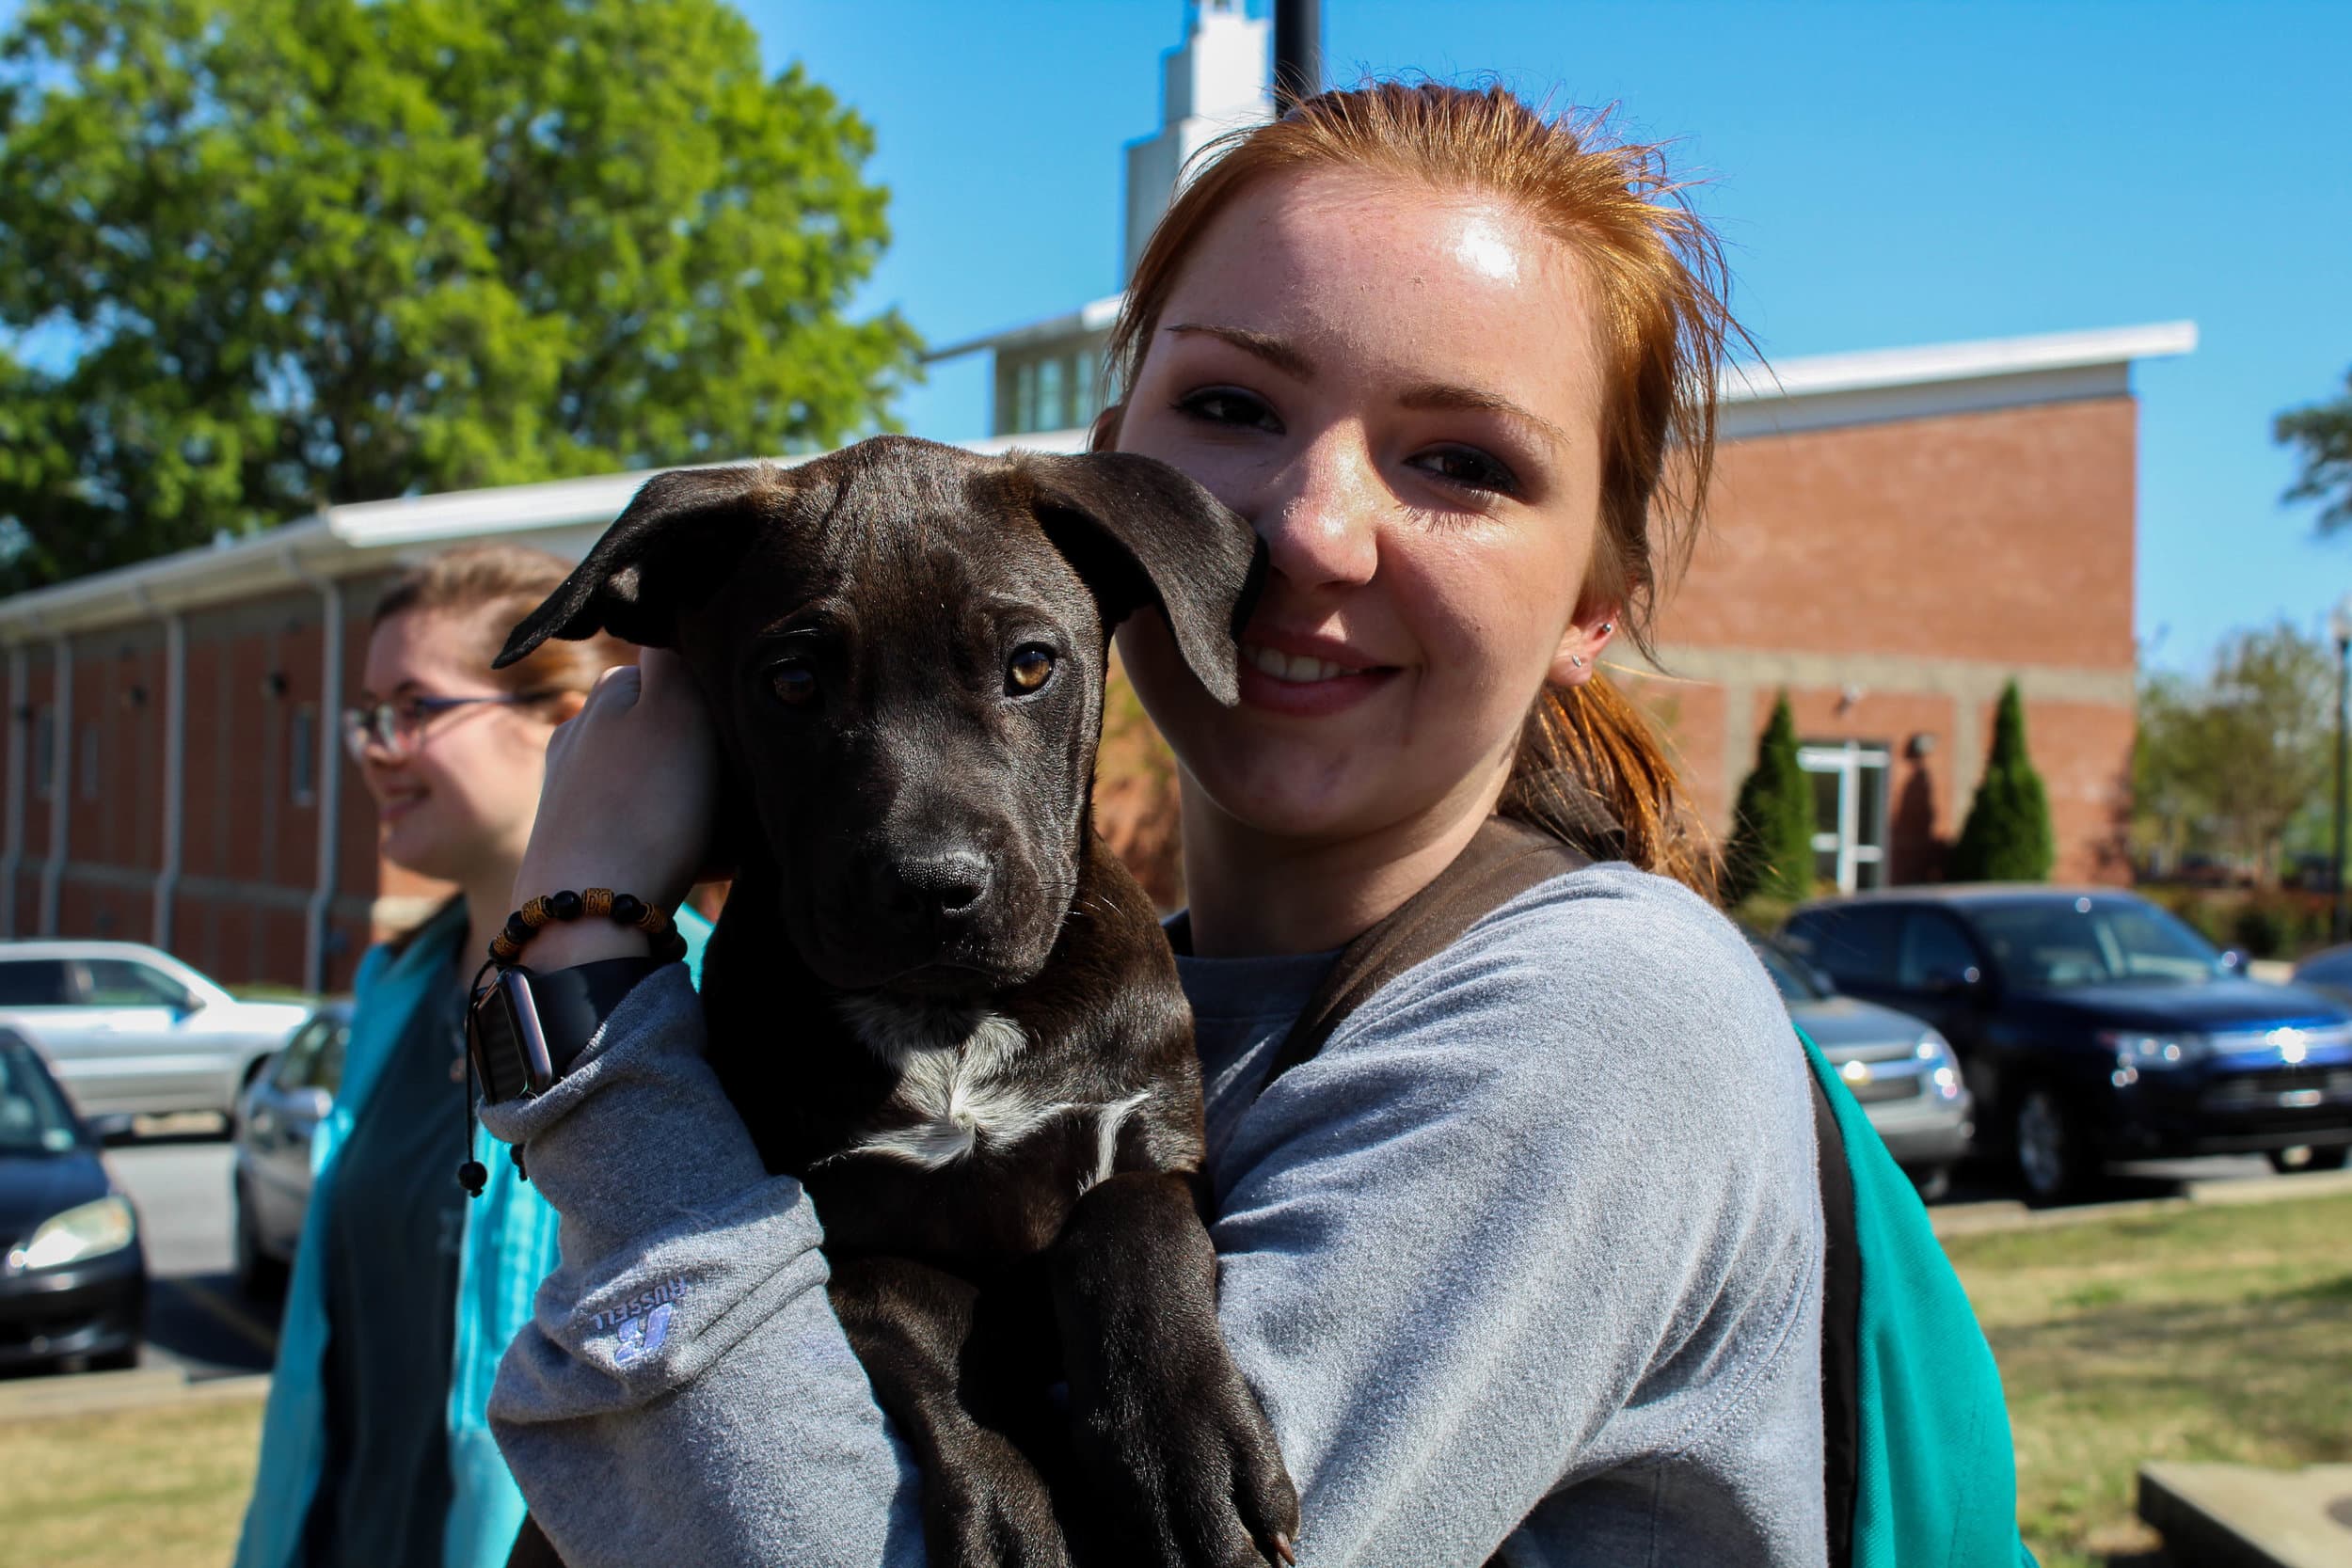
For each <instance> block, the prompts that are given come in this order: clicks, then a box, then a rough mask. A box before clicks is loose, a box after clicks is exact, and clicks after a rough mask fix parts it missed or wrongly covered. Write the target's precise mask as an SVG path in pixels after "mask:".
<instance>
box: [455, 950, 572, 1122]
mask: <svg viewBox="0 0 2352 1568" xmlns="http://www.w3.org/2000/svg"><path fill="white" fill-rule="evenodd" d="M466 1049H467V1050H468V1051H469V1052H470V1053H472V1054H473V1064H474V1071H475V1072H477V1073H479V1074H481V1077H482V1092H483V1096H484V1098H485V1099H487V1100H489V1101H491V1102H492V1103H496V1102H498V1101H501V1100H513V1099H516V1097H518V1096H522V1095H535V1094H544V1093H546V1092H547V1091H548V1088H550V1087H552V1086H553V1085H554V1083H555V1069H554V1066H553V1064H552V1063H550V1062H549V1061H548V1042H547V1037H545V1036H544V1035H543V1034H542V1033H541V1032H540V1029H539V1011H538V1008H537V1006H534V1005H533V1003H532V995H531V977H530V976H529V975H528V974H524V973H523V971H521V970H520V969H509V970H504V971H501V973H500V974H499V977H498V978H497V979H496V980H495V981H493V982H491V985H490V989H489V990H486V991H484V992H483V993H482V996H481V997H480V999H479V1000H477V1001H476V1002H475V1003H474V1005H473V1006H472V1007H471V1008H469V1010H468V1012H467V1014H466Z"/></svg>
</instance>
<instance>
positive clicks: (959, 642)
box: [500, 436, 1298, 1568]
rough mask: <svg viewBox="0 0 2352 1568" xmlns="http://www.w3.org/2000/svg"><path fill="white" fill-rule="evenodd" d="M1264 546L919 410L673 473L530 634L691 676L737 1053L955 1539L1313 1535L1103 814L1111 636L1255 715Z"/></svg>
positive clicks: (1155, 980)
mask: <svg viewBox="0 0 2352 1568" xmlns="http://www.w3.org/2000/svg"><path fill="white" fill-rule="evenodd" d="M1261 561H1262V556H1261V552H1260V551H1259V549H1258V547H1257V541H1256V539H1255V537H1254V536H1253V534H1252V533H1251V531H1250V529H1249V526H1248V524H1247V523H1246V522H1244V521H1243V520H1242V519H1241V518H1239V517H1237V516H1235V515H1233V514H1232V512H1230V511H1228V510H1227V509H1226V508H1225V507H1223V506H1221V505H1220V504H1218V503H1217V502H1216V499H1214V498H1212V497H1211V496H1210V495H1209V494H1208V493H1207V492H1206V491H1205V490H1202V489H1201V488H1200V486H1199V485H1197V484H1194V483H1192V482H1191V481H1189V480H1187V479H1185V478H1184V477H1183V476H1182V475H1180V474H1178V473H1177V472H1176V471H1175V470H1174V469H1172V468H1169V467H1166V466H1165V465H1162V464H1159V463H1156V462H1153V461H1152V460H1151V459H1148V458H1141V457H1133V456H1122V455H1099V456H1090V457H1050V456H1040V455H1035V454H1022V455H1015V456H1011V457H1005V458H988V457H980V456H976V455H974V454H972V453H969V452H965V451H959V450H957V449H954V448H950V447H943V446H938V445H934V444H932V443H930V442H927V441H916V440H910V439H906V438H903V437H889V436H885V437H880V438H877V439H875V440H871V441H866V442H864V443H861V444H860V445H858V446H855V447H851V448H850V449H848V450H846V451H840V452H836V453H834V454H832V455H831V456H828V457H825V458H823V459H820V460H818V461H817V462H814V463H810V464H807V465H805V466H803V467H794V468H788V469H787V468H779V467H771V466H760V467H739V468H720V469H705V470H697V471H687V472H679V473H671V474H663V475H661V476H660V477H658V478H656V479H654V480H652V481H651V482H649V483H647V484H646V485H645V487H644V489H643V490H642V491H640V492H639V493H638V496H637V498H636V499H635V500H634V501H632V502H631V503H630V505H629V507H628V511H627V512H626V513H624V514H623V515H622V516H621V517H620V519H619V520H618V521H617V522H615V523H614V524H613V525H612V529H611V530H610V531H608V532H607V533H606V534H605V536H604V538H603V539H602V541H600V542H599V543H598V544H597V546H596V548H595V549H594V550H593V551H592V552H590V554H589V556H588V558H587V560H586V561H584V562H582V563H581V564H580V568H579V570H578V571H576V572H574V573H573V574H572V576H571V578H569V580H567V581H566V582H565V583H564V586H563V587H562V588H561V589H560V590H558V591H557V593H556V594H554V595H553V596H552V597H550V598H549V599H548V602H547V603H546V604H545V605H543V606H541V607H540V608H539V610H536V611H535V612H533V613H532V615H531V617H530V618H529V619H527V620H526V621H524V622H523V623H522V625H521V626H518V627H516V631H515V634H514V636H513V638H512V640H511V641H509V642H508V644H507V646H506V650H505V652H504V653H503V654H502V655H501V659H500V662H501V664H503V663H506V662H509V661H511V660H513V659H516V658H518V657H522V656H523V655H524V654H525V653H528V652H529V651H530V650H531V649H532V648H534V647H536V646H537V645H538V644H539V643H540V642H541V641H545V640H546V639H548V638H549V637H574V638H577V637H584V636H587V635H589V634H590V633H593V632H596V631H598V630H608V631H612V632H614V633H616V634H618V635H619V636H622V637H625V638H628V640H630V641H634V642H639V643H643V644H644V645H646V646H649V647H661V648H674V649H676V650H677V651H678V652H679V653H680V654H681V655H682V656H683V657H684V658H685V660H686V662H687V663H688V665H689V666H690V667H691V669H692V671H693V673H694V676H695V679H696V681H697V682H698V684H699V685H700V687H701V689H702V691H703V694H704V696H705V698H706V699H707V702H708V705H709V707H710V711H711V714H712V716H713V718H714V719H715V721H716V723H717V729H718V733H719V737H720V744H721V748H722V752H723V758H724V764H725V768H724V771H725V775H726V778H727V782H728V789H729V792H730V800H729V805H728V807H727V808H726V810H725V811H724V812H723V817H724V818H725V819H726V820H725V822H724V823H723V828H722V836H723V839H724V840H725V842H724V843H723V845H722V846H721V848H722V852H723V853H724V854H725V855H727V856H728V857H730V858H731V859H732V861H733V862H734V863H735V864H736V867H737V874H736V881H735V887H734V891H733V893H732V894H731V895H730V896H729V898H728V901H727V905H726V911H725V913H724V914H723V916H722V918H721V919H720V922H719V926H718V929H717V931H716V932H715V933H714V934H713V936H712V938H711V941H710V944H709V948H708V951H707V955H706V957H705V959H704V969H703V998H704V1004H705V1007H706V1010H707V1015H708V1019H709V1029H710V1057H711V1061H712V1064H713V1066H714V1067H715V1068H716V1069H717V1070H718V1073H719V1075H720V1078H721V1080H722V1082H723V1084H724V1085H725V1086H726V1090H727V1094H728V1096H729V1098H730V1099H731V1100H732V1101H734V1103H735V1105H736V1107H737V1109H738V1110H739V1111H740V1112H741V1113H742V1116H743V1118H744V1121H745V1122H746V1123H747V1124H748V1126H749V1127H750V1129H751V1131H752V1133H753V1136H754V1137H755V1139H756V1140H757V1142H758V1145H759V1148H760V1151H761V1153H762V1155H763V1156H764V1157H765V1159H766V1161H767V1164H768V1165H769V1167H770V1168H771V1169H772V1170H775V1171H779V1172H787V1173H789V1174H791V1175H794V1176H797V1177H799V1178H800V1179H801V1180H803V1182H804V1183H806V1185H807V1188H808V1192H809V1195H810V1196H811V1197H812V1198H813V1199H814V1201H815V1202H816V1205H817V1210H818V1215H819V1217H820V1218H821V1220H822V1221H823V1224H824V1227H825V1237H826V1246H825V1250H826V1253H827V1255H828V1257H829V1259H831V1261H832V1265H833V1283H832V1298H833V1303H834V1308H835V1310H836V1311H837V1312H838V1314H839V1316H840V1318H841V1322H842V1324H843V1326H844V1327H845V1328H846V1329H847V1330H848V1332H849V1335H850V1342H851V1343H852V1344H853V1345H854V1346H855V1347H856V1350H857V1352H858V1354H859V1357H860V1359H861V1360H862V1361H863V1362H864V1364H865V1366H866V1371H867V1374H868V1376H869V1377H871V1379H872V1380H873V1384H874V1389H875V1394H876V1397H877V1398H878V1399H879V1400H880V1401H881V1402H882V1406H883V1408H884V1409H886V1410H887V1411H888V1412H889V1413H890V1415H891V1416H892V1418H894V1420H895V1421H896V1422H897V1424H898V1431H899V1432H900V1433H902V1434H903V1435H904V1436H905V1437H906V1439H907V1441H908V1442H909V1443H911V1444H912V1445H914V1449H915V1450H916V1453H917V1456H918V1458H919V1460H920V1462H921V1464H922V1466H923V1472H924V1506H925V1520H926V1535H927V1539H928V1542H929V1545H930V1551H931V1554H932V1556H933V1558H934V1559H935V1560H939V1561H941V1562H943V1563H945V1562H953V1563H970V1564H996V1563H1019V1564H1061V1563H1067V1562H1070V1561H1073V1560H1075V1561H1079V1562H1089V1561H1091V1562H1100V1563H1112V1562H1116V1563H1121V1564H1126V1563H1146V1564H1154V1565H1166V1568H1178V1565H1197V1564H1219V1565H1224V1564H1243V1563H1256V1562H1261V1561H1263V1560H1264V1559H1265V1557H1268V1556H1279V1557H1283V1558H1287V1557H1288V1556H1289V1541H1290V1539H1291V1538H1292V1537H1295V1535H1296V1533H1297V1528H1298V1504H1297V1499H1296V1496H1295V1493H1294V1491H1293V1489H1292V1486H1291V1483H1290V1480H1289V1478H1288V1476H1287V1474H1286V1473H1285V1472H1284V1470H1283V1468H1282V1463H1281V1457H1280V1454H1279V1450H1278V1449H1277V1448H1276V1445H1275V1441H1274V1436H1273V1433H1272V1431H1271V1429H1270V1428H1269V1427H1268V1426H1267V1424H1266V1421H1265V1418H1264V1417H1263V1414H1262V1413H1261V1412H1260V1410H1259V1408H1258V1405H1257V1402H1256V1401H1255V1399H1254V1398H1253V1397H1252V1396H1251V1394H1250V1392H1249V1389H1248V1386H1247V1385H1246V1384H1244V1383H1243V1381H1242V1379H1241V1377H1240V1375H1239V1373H1238V1372H1237V1371H1236V1370H1234V1368H1233V1365H1232V1359H1231V1357H1230V1356H1229V1355H1228V1354H1227V1352H1226V1349H1225V1345H1224V1342H1223V1341H1222V1339H1220V1338H1219V1337H1218V1334H1217V1327H1216V1257H1215V1255H1214V1253H1213V1252H1212V1251H1211V1250H1210V1246H1209V1242H1208V1236H1207V1233H1206V1231H1205V1230H1204V1228H1203V1227H1202V1224H1201V1219H1200V1191H1199V1183H1200V1163H1201V1157H1202V1133H1201V1098H1200V1072H1199V1066H1198V1062H1197V1059H1196V1057H1195V1055H1194V1052H1193V1044H1192V1023H1191V1014H1190V1012H1189V1010H1188V1009H1187V1007H1186V1006H1185V1004H1184V994H1183V992H1182V991H1181V990H1179V988H1178V985H1177V979H1176V971H1175V964H1174V960H1173V959H1172V958H1171V957H1170V956H1169V952H1168V944H1167V942H1166V940H1165V939H1164V937H1163V935H1162V933H1161V931H1160V929H1159V926H1158V923H1157V922H1156V920H1155V919H1154V918H1153V914H1152V905H1151V901H1150V900H1149V899H1148V898H1146V897H1145V896H1144V895H1143V893H1142V891H1141V890H1140V889H1139V888H1137V887H1136V883H1135V882H1134V880H1133V879H1131V878H1130V877H1129V876H1128V875H1127V873H1126V871H1125V869H1124V868H1123V867H1122V866H1121V865H1120V863H1119V861H1118V860H1117V858H1116V857H1114V856H1113V855H1111V854H1110V853H1109V851H1108V850H1107V849H1105V848H1104V846H1103V844H1102V841H1101V840H1100V839H1099V838H1097V837H1096V836H1095V833H1094V832H1093V828H1092V825H1091V821H1090V816H1089V789H1090V786H1091V784H1092V782H1093V770H1094V748H1095V743H1096V740H1097V738H1098V736H1099V733H1100V729H1101V724H1102V705H1103V676H1104V658H1105V640H1106V638H1107V636H1108V633H1109V630H1110V628H1112V627H1113V626H1116V625H1117V624H1118V623H1119V622H1120V620H1121V619H1123V618H1124V617H1125V616H1127V615H1128V614H1129V613H1131V612H1133V611H1136V610H1141V609H1145V608H1147V607H1149V608H1152V609H1155V610H1158V611H1159V612H1161V613H1163V614H1165V615H1166V616H1167V618H1168V624H1169V626H1170V628H1171V630H1172V631H1173V633H1174V637H1175V640H1176V642H1177V645H1178V646H1179V647H1180V648H1181V649H1182V650H1183V652H1184V657H1185V659H1186V660H1187V662H1188V663H1189V664H1190V665H1191V667H1192V669H1193V671H1194V673H1196V674H1197V675H1198V676H1199V677H1200V680H1201V682H1202V684H1203V685H1204V686H1206V687H1207V688H1208V689H1209V690H1210V691H1212V692H1214V693H1216V695H1217V696H1218V697H1219V698H1220V699H1221V700H1223V701H1226V702H1229V703H1230V702H1232V701H1234V700H1235V686H1234V680H1235V658H1236V652H1235V647H1234V642H1233V633H1234V630H1235V628H1236V627H1237V626H1239V625H1240V622H1241V619H1242V618H1243V616H1244V615H1245V614H1246V612H1247V610H1248V603H1249V601H1250V599H1251V597H1252V596H1253V595H1254V593H1255V589H1256V585H1257V581H1258V578H1259V575H1260V571H1261ZM1059 1383H1066V1384H1067V1387H1068V1402H1067V1408H1066V1411H1062V1410H1057V1409H1056V1408H1055V1407H1054V1405H1053V1404H1052V1402H1051V1401H1050V1398H1049V1391H1050V1390H1051V1389H1052V1388H1053V1386H1055V1385H1057V1384H1059ZM1065 1480H1066V1481H1069V1482H1070V1484H1054V1483H1057V1482H1061V1481H1065ZM530 1533H531V1532H529V1531H527V1532H526V1535H527V1537H528V1535H529V1534H530Z"/></svg>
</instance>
